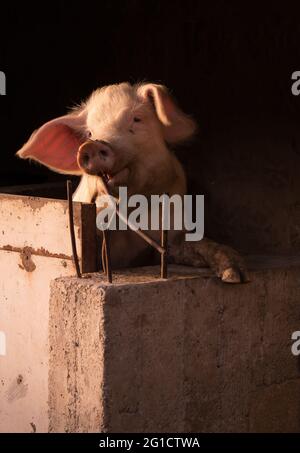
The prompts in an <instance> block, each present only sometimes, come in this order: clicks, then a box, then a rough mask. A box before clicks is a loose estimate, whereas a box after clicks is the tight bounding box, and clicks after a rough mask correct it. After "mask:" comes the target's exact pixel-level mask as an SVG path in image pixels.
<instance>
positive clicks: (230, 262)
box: [169, 238, 249, 283]
mask: <svg viewBox="0 0 300 453" xmlns="http://www.w3.org/2000/svg"><path fill="white" fill-rule="evenodd" d="M169 256H170V260H171V262H173V263H176V264H185V265H188V266H195V267H203V266H209V267H210V268H211V269H212V270H213V271H214V272H215V274H216V275H217V276H218V277H220V278H221V280H222V281H223V282H225V283H244V282H247V281H249V278H248V275H247V270H246V266H245V263H244V260H243V258H242V257H241V256H240V255H239V253H238V252H236V251H235V250H234V249H232V248H231V247H228V246H227V245H222V244H218V243H217V242H214V241H211V240H210V239H206V238H204V239H202V240H201V241H198V242H187V241H185V240H184V239H183V238H181V240H180V241H177V243H174V244H171V245H170V247H169Z"/></svg>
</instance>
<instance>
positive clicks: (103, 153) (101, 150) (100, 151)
mask: <svg viewBox="0 0 300 453" xmlns="http://www.w3.org/2000/svg"><path fill="white" fill-rule="evenodd" d="M99 154H100V157H102V158H104V159H106V158H107V157H108V152H107V151H106V150H105V149H100V150H99Z"/></svg>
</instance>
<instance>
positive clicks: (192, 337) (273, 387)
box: [49, 257, 300, 432]
mask: <svg viewBox="0 0 300 453" xmlns="http://www.w3.org/2000/svg"><path fill="white" fill-rule="evenodd" d="M249 262H250V267H252V269H253V270H252V271H251V278H252V282H251V283H248V284H244V285H228V284H227V285H225V284H222V283H221V282H220V281H219V280H218V279H216V278H215V277H213V276H212V275H211V273H210V271H208V270H207V269H196V270H195V269H191V268H186V267H180V266H172V267H171V278H170V279H169V280H167V281H163V280H160V279H159V278H158V275H159V270H158V268H143V269H135V270H131V271H127V272H122V273H118V274H117V275H115V284H114V285H108V284H106V283H105V281H103V278H102V276H100V275H98V274H93V275H92V276H91V277H90V278H84V279H81V280H79V279H77V278H71V277H66V278H59V279H57V280H55V281H53V282H52V286H51V300H50V334H49V335H50V336H49V340H50V372H49V416H50V426H49V430H50V431H51V432H64V431H67V432H86V431H89V432H91V431H92V432H99V431H105V432H167V431H170V432H207V431H208V432H232V431H237V432H249V431H250V432H251V431H271V432H295V431H299V429H300V379H299V361H298V358H297V357H294V356H293V355H292V354H291V334H292V332H293V331H295V330H300V310H299V300H300V265H299V259H298V258H289V259H288V258H279V257H278V258H275V259H271V258H254V259H252V260H250V261H249Z"/></svg>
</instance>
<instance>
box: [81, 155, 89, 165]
mask: <svg viewBox="0 0 300 453" xmlns="http://www.w3.org/2000/svg"><path fill="white" fill-rule="evenodd" d="M81 160H82V165H83V167H87V166H88V164H89V161H90V156H89V155H88V154H84V155H83V156H82V158H81Z"/></svg>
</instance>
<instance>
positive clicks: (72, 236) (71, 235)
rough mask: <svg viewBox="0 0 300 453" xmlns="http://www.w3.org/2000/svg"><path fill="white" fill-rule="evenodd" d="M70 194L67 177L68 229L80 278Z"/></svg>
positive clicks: (71, 189) (70, 187) (70, 186)
mask: <svg viewBox="0 0 300 453" xmlns="http://www.w3.org/2000/svg"><path fill="white" fill-rule="evenodd" d="M72 195H73V188H72V181H70V180H69V179H68V181H67V196H68V206H69V229H70V237H71V245H72V255H73V262H74V264H75V268H76V274H77V277H78V278H81V272H80V266H79V260H78V255H77V249H76V241H75V230H74V215H73V200H72Z"/></svg>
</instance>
